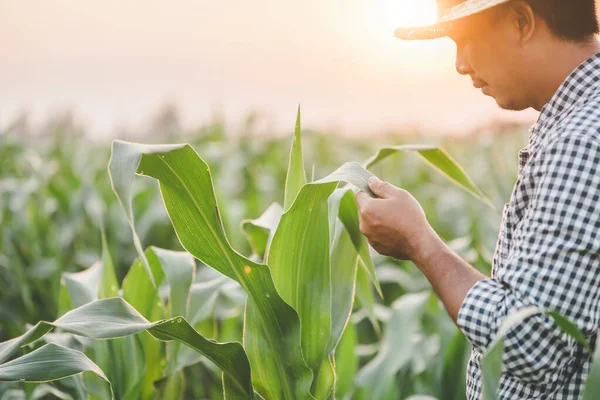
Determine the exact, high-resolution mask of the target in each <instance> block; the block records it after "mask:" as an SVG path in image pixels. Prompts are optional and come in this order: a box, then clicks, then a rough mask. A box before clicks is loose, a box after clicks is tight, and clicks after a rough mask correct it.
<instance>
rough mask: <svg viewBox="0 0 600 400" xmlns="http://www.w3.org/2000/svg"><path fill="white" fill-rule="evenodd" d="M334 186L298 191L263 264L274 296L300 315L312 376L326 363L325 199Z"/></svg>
mask: <svg viewBox="0 0 600 400" xmlns="http://www.w3.org/2000/svg"><path fill="white" fill-rule="evenodd" d="M335 186H336V184H335V183H329V184H312V183H311V184H308V185H305V186H304V187H303V188H302V190H301V191H300V193H299V194H298V197H297V198H296V201H295V202H294V204H293V205H292V206H291V208H290V209H289V210H288V211H286V212H285V213H284V214H283V216H282V217H281V221H280V222H279V226H278V227H277V231H276V232H275V235H274V236H273V242H272V243H271V248H270V250H269V257H268V259H267V263H268V264H269V266H270V267H271V273H272V274H273V281H274V282H275V287H276V288H277V292H278V293H279V294H280V295H281V297H282V298H283V299H284V300H285V301H286V302H287V303H288V304H290V305H291V306H292V307H293V308H294V309H295V310H296V311H297V312H298V315H299V317H300V325H301V327H302V351H303V354H304V357H305V359H306V363H307V364H308V366H309V367H310V368H311V369H312V370H313V372H314V373H315V374H316V372H317V370H318V368H319V366H320V365H321V363H322V361H323V360H324V359H325V358H326V355H327V353H326V351H327V343H328V341H329V335H330V332H331V284H330V275H329V274H330V265H329V222H328V221H329V219H328V212H329V206H328V203H327V199H328V198H329V196H330V195H331V193H333V191H334V189H335ZM298 221H302V223H301V224H298Z"/></svg>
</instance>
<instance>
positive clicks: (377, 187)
mask: <svg viewBox="0 0 600 400" xmlns="http://www.w3.org/2000/svg"><path fill="white" fill-rule="evenodd" d="M369 189H371V191H372V192H373V193H375V195H377V197H379V198H382V199H387V198H388V197H390V196H391V195H392V194H393V193H394V191H395V190H396V187H395V186H394V185H391V184H389V183H387V182H384V181H382V180H380V179H379V178H378V177H376V176H374V175H373V176H372V177H370V178H369Z"/></svg>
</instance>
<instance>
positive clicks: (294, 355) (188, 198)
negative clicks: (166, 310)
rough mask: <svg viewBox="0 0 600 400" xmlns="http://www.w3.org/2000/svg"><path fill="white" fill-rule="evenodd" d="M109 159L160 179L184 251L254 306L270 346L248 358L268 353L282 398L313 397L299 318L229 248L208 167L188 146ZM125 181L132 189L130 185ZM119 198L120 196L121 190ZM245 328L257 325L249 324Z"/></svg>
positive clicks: (126, 152)
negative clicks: (231, 282)
mask: <svg viewBox="0 0 600 400" xmlns="http://www.w3.org/2000/svg"><path fill="white" fill-rule="evenodd" d="M142 153H144V154H142ZM121 158H127V160H121ZM111 159H112V160H117V161H118V162H117V163H116V164H115V165H127V166H131V165H132V163H133V164H135V163H136V162H137V163H139V167H138V173H140V174H144V175H147V176H151V177H153V178H155V179H158V180H159V181H160V189H161V194H162V196H163V200H164V202H165V205H166V208H167V212H168V213H169V216H170V218H171V221H172V223H173V226H174V228H175V231H176V233H177V235H178V237H179V240H180V241H181V244H182V245H183V247H184V248H185V249H186V250H187V251H188V252H190V253H191V254H192V255H193V256H194V257H196V258H198V259H199V260H201V261H202V262H203V263H205V264H206V265H209V266H211V267H212V268H214V269H216V270H217V271H219V272H221V273H222V274H224V275H226V276H228V277H230V278H232V279H234V280H236V281H238V282H239V283H240V285H241V286H242V287H243V288H244V290H246V292H247V293H248V296H249V300H248V301H252V302H254V303H255V305H256V311H257V312H256V315H257V321H256V323H259V324H260V325H261V326H262V328H263V329H264V330H265V333H266V334H267V340H266V341H265V343H267V344H268V347H266V348H262V349H261V351H262V354H257V355H252V354H250V355H249V356H250V358H251V360H252V359H253V358H255V359H256V358H260V357H266V356H265V354H267V353H268V354H270V355H272V357H274V358H275V359H276V360H277V363H276V365H277V375H276V376H273V377H271V379H272V380H279V381H280V382H282V390H283V393H281V394H280V398H294V397H297V398H303V397H307V396H309V394H308V392H309V388H310V381H311V373H310V370H309V369H308V368H307V367H306V364H305V362H304V359H303V356H302V351H301V348H300V346H299V344H300V323H299V319H298V316H297V314H296V312H295V311H294V310H293V308H291V307H290V306H289V305H288V304H286V303H285V302H284V301H283V300H282V299H281V297H280V296H279V294H278V293H277V291H276V290H275V286H274V284H273V279H272V277H271V273H270V270H269V267H268V266H266V265H261V264H257V263H254V262H252V261H250V260H249V259H247V258H245V257H243V256H242V255H240V254H239V253H237V252H236V251H235V250H233V249H232V248H231V246H230V245H229V242H228V240H227V238H226V236H225V232H224V229H223V225H222V223H221V218H220V215H219V210H218V208H217V204H216V200H215V195H214V190H213V186H212V180H211V177H210V172H209V168H208V165H206V163H204V161H202V159H200V157H198V155H197V154H196V152H195V151H194V150H193V149H192V148H191V147H190V146H187V145H182V146H160V145H158V146H144V145H137V144H133V143H125V142H120V141H115V142H114V143H113V155H112V157H111ZM132 171H133V169H132V168H131V167H130V168H128V169H124V170H122V171H115V170H113V173H112V174H111V177H113V178H114V177H115V176H117V175H118V174H121V173H129V172H132ZM122 180H123V181H126V182H128V183H129V184H131V179H122ZM114 186H115V185H114ZM116 192H117V194H119V190H116ZM121 193H122V192H121ZM129 194H130V192H129ZM122 203H123V204H131V201H130V199H129V200H126V201H123V202H122ZM144 258H145V257H144ZM246 323H254V321H253V320H251V319H247V320H246Z"/></svg>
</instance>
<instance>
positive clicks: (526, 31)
mask: <svg viewBox="0 0 600 400" xmlns="http://www.w3.org/2000/svg"><path fill="white" fill-rule="evenodd" d="M509 7H510V11H509V13H510V18H511V22H512V24H513V25H514V28H515V29H517V31H518V33H519V37H520V40H521V43H525V42H527V41H529V40H530V39H531V37H532V36H533V33H534V32H535V28H536V22H537V21H536V19H535V14H534V12H533V9H532V8H531V6H530V5H529V4H528V3H527V2H526V1H523V0H519V1H514V2H511V3H509Z"/></svg>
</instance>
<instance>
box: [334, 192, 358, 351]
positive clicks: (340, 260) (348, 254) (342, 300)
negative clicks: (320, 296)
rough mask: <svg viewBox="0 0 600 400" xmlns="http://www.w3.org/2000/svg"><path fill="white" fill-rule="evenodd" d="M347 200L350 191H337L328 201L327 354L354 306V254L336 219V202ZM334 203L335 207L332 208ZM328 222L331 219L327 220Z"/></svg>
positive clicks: (336, 342) (341, 224)
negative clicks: (329, 327) (328, 285)
mask: <svg viewBox="0 0 600 400" xmlns="http://www.w3.org/2000/svg"><path fill="white" fill-rule="evenodd" d="M346 196H350V197H352V198H354V195H353V193H352V192H351V191H350V190H347V189H346V190H344V189H338V190H336V191H335V192H334V194H333V195H332V196H331V197H330V198H329V205H330V208H329V211H330V213H331V212H335V215H334V218H335V219H334V221H333V222H330V226H331V227H332V229H331V233H330V234H331V237H332V241H331V251H330V260H331V261H330V264H331V335H330V337H329V343H328V345H327V354H331V352H333V351H334V350H335V348H336V347H337V345H338V342H339V341H340V338H341V336H342V333H343V332H344V329H345V328H346V325H347V324H348V320H349V318H350V314H351V313H352V306H353V305H354V291H355V287H356V286H355V283H356V270H357V266H358V252H357V250H356V248H355V247H354V244H353V243H352V239H351V238H350V235H349V234H348V231H347V230H346V229H345V227H344V225H343V223H342V221H340V219H339V218H338V217H337V215H338V212H336V209H337V210H338V211H339V207H337V206H336V205H335V204H337V205H338V206H339V203H340V201H341V200H342V198H344V197H346ZM334 203H335V204H334ZM330 220H331V218H330Z"/></svg>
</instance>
